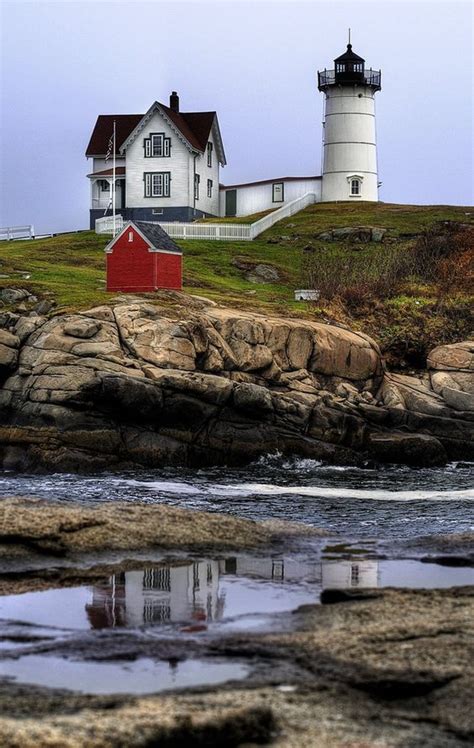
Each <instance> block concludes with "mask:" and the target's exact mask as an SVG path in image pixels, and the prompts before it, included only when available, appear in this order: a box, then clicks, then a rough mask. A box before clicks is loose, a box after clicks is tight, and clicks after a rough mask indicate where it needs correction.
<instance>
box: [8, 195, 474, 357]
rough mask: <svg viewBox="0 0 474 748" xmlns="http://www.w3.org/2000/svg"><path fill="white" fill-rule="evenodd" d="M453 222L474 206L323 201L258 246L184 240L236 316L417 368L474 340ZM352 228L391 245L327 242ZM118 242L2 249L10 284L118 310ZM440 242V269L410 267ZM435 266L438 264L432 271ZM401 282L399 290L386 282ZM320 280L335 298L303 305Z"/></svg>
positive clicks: (193, 285) (84, 240)
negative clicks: (287, 320) (272, 318)
mask: <svg viewBox="0 0 474 748" xmlns="http://www.w3.org/2000/svg"><path fill="white" fill-rule="evenodd" d="M236 220H239V221H242V219H236ZM226 221H229V219H226ZM443 222H457V223H462V224H464V225H468V226H471V225H472V226H473V227H474V208H472V209H471V208H469V207H453V206H407V205H393V204H384V203H358V204H354V203H338V204H335V203H327V204H321V203H320V204H316V205H313V206H310V207H309V208H307V209H305V210H303V211H301V212H300V213H298V214H297V215H295V216H292V217H291V218H288V219H284V220H283V221H281V222H280V223H278V224H275V226H273V227H272V228H271V229H269V230H268V231H266V232H265V233H264V234H262V235H261V236H260V237H258V239H257V240H255V241H253V242H214V241H187V242H182V243H181V245H182V247H183V249H184V250H185V277H184V282H185V290H186V291H187V292H189V293H192V294H197V295H202V296H207V297H209V298H212V299H215V300H216V301H218V302H219V303H224V304H228V305H232V306H235V307H240V308H246V309H255V310H258V311H262V312H268V313H270V312H272V313H277V314H281V315H288V316H300V317H303V316H306V317H310V318H313V319H314V318H317V319H320V320H323V321H332V322H334V321H336V322H338V323H340V324H346V325H348V326H351V327H353V328H357V329H361V330H364V331H366V332H368V333H369V334H371V335H373V336H374V337H375V338H376V339H377V340H379V342H381V344H382V347H383V348H384V350H385V351H386V352H387V353H388V355H389V356H391V357H392V359H393V360H394V361H395V362H398V363H401V364H402V365H403V364H408V365H417V364H418V363H420V362H421V359H422V357H423V355H424V353H425V351H426V349H427V348H429V347H431V346H432V345H434V344H437V343H439V342H445V341H446V342H447V341H451V340H455V339H457V340H458V339H461V338H463V337H466V336H467V335H468V334H469V332H470V329H469V325H470V319H469V308H470V305H471V304H472V301H473V298H472V295H471V293H472V288H471V289H470V288H469V282H468V281H469V261H470V260H472V256H473V253H472V249H473V245H474V241H472V242H471V241H470V239H468V240H466V236H468V235H470V237H471V239H472V235H473V233H474V228H473V229H472V230H470V231H469V229H468V230H467V234H466V229H464V233H463V234H462V236H461V239H460V238H459V237H457V238H456V239H455V240H454V239H453V236H454V235H453V234H452V232H451V234H450V236H451V239H450V238H449V237H448V238H446V237H444V239H443V240H441V239H440V238H439V236H438V235H439V234H440V233H441V234H443V230H444V229H443V228H442V227H443ZM350 226H376V227H380V228H384V229H386V230H387V232H386V235H385V238H384V242H383V243H381V244H380V243H373V242H370V243H367V244H365V243H354V242H353V241H328V240H325V239H321V238H320V237H319V235H320V234H321V233H322V232H326V231H328V230H330V229H334V228H338V227H350ZM433 227H435V229H433ZM440 227H441V228H440ZM420 235H422V237H421V239H420V238H419V237H420ZM430 236H431V239H430V238H429V237H430ZM427 237H428V238H427ZM436 237H437V238H436ZM108 240H109V237H104V236H98V235H96V234H94V233H93V232H81V233H75V234H66V235H61V236H57V237H52V238H47V239H39V240H35V241H15V242H0V287H11V286H14V287H21V288H27V289H28V290H30V292H31V293H33V294H35V295H36V296H38V298H51V299H53V300H54V301H55V302H56V304H57V307H56V308H57V310H73V309H77V308H86V307H87V306H91V305H95V304H100V303H106V302H107V301H109V300H110V295H109V294H107V293H106V292H105V275H104V266H105V258H104V254H103V249H104V247H105V245H106V243H107V242H108ZM423 241H424V242H425V244H423ZM429 241H434V242H435V244H436V242H438V244H439V243H440V242H441V243H443V241H444V244H443V246H444V247H445V248H444V250H442V251H441V254H440V257H438V255H437V254H436V252H434V254H433V258H432V260H431V259H430V258H431V255H430V254H429V253H428V255H427V258H425V267H424V268H421V269H420V268H419V267H417V264H416V262H415V264H414V265H413V262H412V264H411V265H409V266H408V265H407V263H406V261H405V259H406V258H408V257H410V258H411V261H412V260H413V257H417V256H418V252H419V251H420V253H421V254H420V256H421V255H423V251H424V250H423V247H424V246H425V245H426V243H427V242H429ZM466 241H467V244H466ZM450 242H451V244H450ZM425 249H426V247H425ZM466 252H467V256H466ZM438 254H439V252H438ZM423 257H424V255H423ZM426 263H428V265H429V264H430V263H432V264H433V263H435V265H433V267H430V268H428V270H429V271H430V272H428V270H427V267H426ZM436 263H438V264H436ZM439 263H441V264H439ZM443 263H444V264H443ZM259 265H264V266H267V267H266V268H265V267H264V268H263V269H262V268H259V267H257V266H259ZM405 266H406V267H405ZM464 266H465V267H464ZM404 267H405V270H403V268H404ZM459 267H461V269H462V272H461V273H460V272H459ZM407 268H408V269H407ZM438 270H439V274H440V277H441V276H443V273H444V276H446V278H448V277H451V281H450V283H447V282H446V278H445V280H444V281H443V283H444V285H443V283H441V281H440V279H439V278H438V277H437V275H436V274H437V273H438ZM262 273H263V275H262ZM397 273H398V275H397ZM389 276H390V278H391V284H388V285H387V282H385V285H384V283H382V280H384V281H387V278H388V277H389ZM392 276H394V277H393V278H392ZM444 276H443V277H444ZM265 278H266V279H265ZM453 279H454V280H453ZM255 281H258V282H255ZM311 282H312V283H313V284H314V286H316V287H318V288H319V287H321V288H322V289H323V293H322V297H321V300H320V302H318V304H317V305H307V304H304V303H303V304H302V303H301V302H295V301H294V300H293V292H294V289H295V288H301V287H303V288H306V287H311V285H310V284H311Z"/></svg>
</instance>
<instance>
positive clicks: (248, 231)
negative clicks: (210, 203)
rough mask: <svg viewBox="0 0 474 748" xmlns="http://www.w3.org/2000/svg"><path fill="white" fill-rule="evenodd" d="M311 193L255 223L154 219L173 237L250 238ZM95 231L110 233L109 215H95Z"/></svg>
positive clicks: (307, 201)
mask: <svg viewBox="0 0 474 748" xmlns="http://www.w3.org/2000/svg"><path fill="white" fill-rule="evenodd" d="M316 199H317V198H316V195H315V193H314V192H306V194H304V195H302V197H298V198H296V200H291V202H289V203H286V205H282V207H281V208H278V210H274V211H272V212H271V213H269V214H268V215H267V216H264V217H263V218H260V219H259V220H258V221H255V222H254V223H197V222H194V223H178V222H168V223H162V222H161V221H156V223H159V225H160V226H161V227H162V228H163V229H164V230H165V231H166V233H167V234H168V236H170V237H171V238H172V239H210V240H215V241H234V242H235V241H251V240H252V239H255V238H256V237H257V236H259V234H261V233H262V232H263V231H266V230H267V229H269V228H270V227H271V226H273V225H274V224H275V223H278V221H281V220H282V219H283V218H289V217H290V216H293V215H294V214H295V213H299V211H300V210H303V209H304V208H307V207H308V205H313V204H314V203H315V202H316ZM115 222H116V223H115V229H116V232H118V231H121V230H122V228H123V226H124V220H123V218H122V216H116V217H115ZM95 230H96V233H97V234H111V233H112V231H113V222H112V217H111V216H105V217H104V218H98V219H97V220H96V222H95Z"/></svg>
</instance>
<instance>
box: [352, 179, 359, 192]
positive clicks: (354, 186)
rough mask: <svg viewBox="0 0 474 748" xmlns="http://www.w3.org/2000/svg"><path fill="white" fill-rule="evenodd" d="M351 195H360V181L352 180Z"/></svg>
mask: <svg viewBox="0 0 474 748" xmlns="http://www.w3.org/2000/svg"><path fill="white" fill-rule="evenodd" d="M351 195H360V181H359V180H358V179H351Z"/></svg>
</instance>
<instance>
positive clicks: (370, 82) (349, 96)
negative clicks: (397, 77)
mask: <svg viewBox="0 0 474 748" xmlns="http://www.w3.org/2000/svg"><path fill="white" fill-rule="evenodd" d="M380 80H381V73H380V70H372V68H370V70H366V68H365V60H363V59H362V57H359V55H356V54H355V52H353V51H352V45H351V44H350V43H349V44H348V45H347V50H346V52H345V53H344V54H343V55H341V56H340V57H336V59H335V60H334V70H323V71H321V72H318V88H319V90H320V91H324V94H325V111H324V122H323V186H322V201H323V202H327V201H329V200H372V201H377V200H378V176H377V146H376V142H375V93H376V92H377V91H380V88H381V85H380Z"/></svg>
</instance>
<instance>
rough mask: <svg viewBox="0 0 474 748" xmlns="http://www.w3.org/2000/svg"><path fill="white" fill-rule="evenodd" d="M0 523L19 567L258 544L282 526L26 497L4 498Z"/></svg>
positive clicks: (2, 545)
mask: <svg viewBox="0 0 474 748" xmlns="http://www.w3.org/2000/svg"><path fill="white" fill-rule="evenodd" d="M298 527H299V526H296V530H295V531H296V532H298ZM0 528H1V530H0V559H1V561H2V570H3V571H5V570H7V568H8V567H9V566H10V567H12V568H13V567H15V563H16V560H17V559H22V560H25V559H30V560H34V559H38V558H39V559H41V558H42V557H43V559H44V558H45V557H49V558H50V559H53V560H54V558H56V559H58V558H68V557H74V555H75V554H87V553H92V552H100V551H103V550H107V551H109V552H110V551H113V550H121V551H124V550H137V549H147V548H171V547H180V548H187V549H191V550H193V549H194V550H198V549H200V550H202V549H207V548H214V549H217V548H221V549H227V550H229V549H237V548H238V549H242V548H258V547H263V546H265V545H268V544H269V543H272V542H273V541H275V542H277V541H278V539H280V538H281V536H282V533H283V531H284V530H283V528H282V526H281V525H280V524H278V523H276V524H275V525H272V523H271V522H270V523H257V522H253V521H251V520H245V519H239V518H237V517H231V516H223V515H221V514H210V513H207V512H192V511H189V510H186V509H178V508H175V507H169V506H164V505H146V504H140V503H134V504H121V503H110V504H108V503H104V504H100V505H98V506H95V507H79V506H77V505H74V504H69V505H67V504H66V505H64V504H60V503H57V504H56V503H52V502H48V501H44V500H42V499H28V498H25V499H20V498H12V499H4V500H2V501H1V502H0ZM289 531H290V532H291V526H290V528H289ZM285 532H286V531H285ZM300 532H301V533H302V534H305V533H312V534H314V535H317V534H318V532H320V531H318V530H317V529H314V530H313V529H312V528H304V527H301V530H300ZM321 534H324V533H321Z"/></svg>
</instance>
